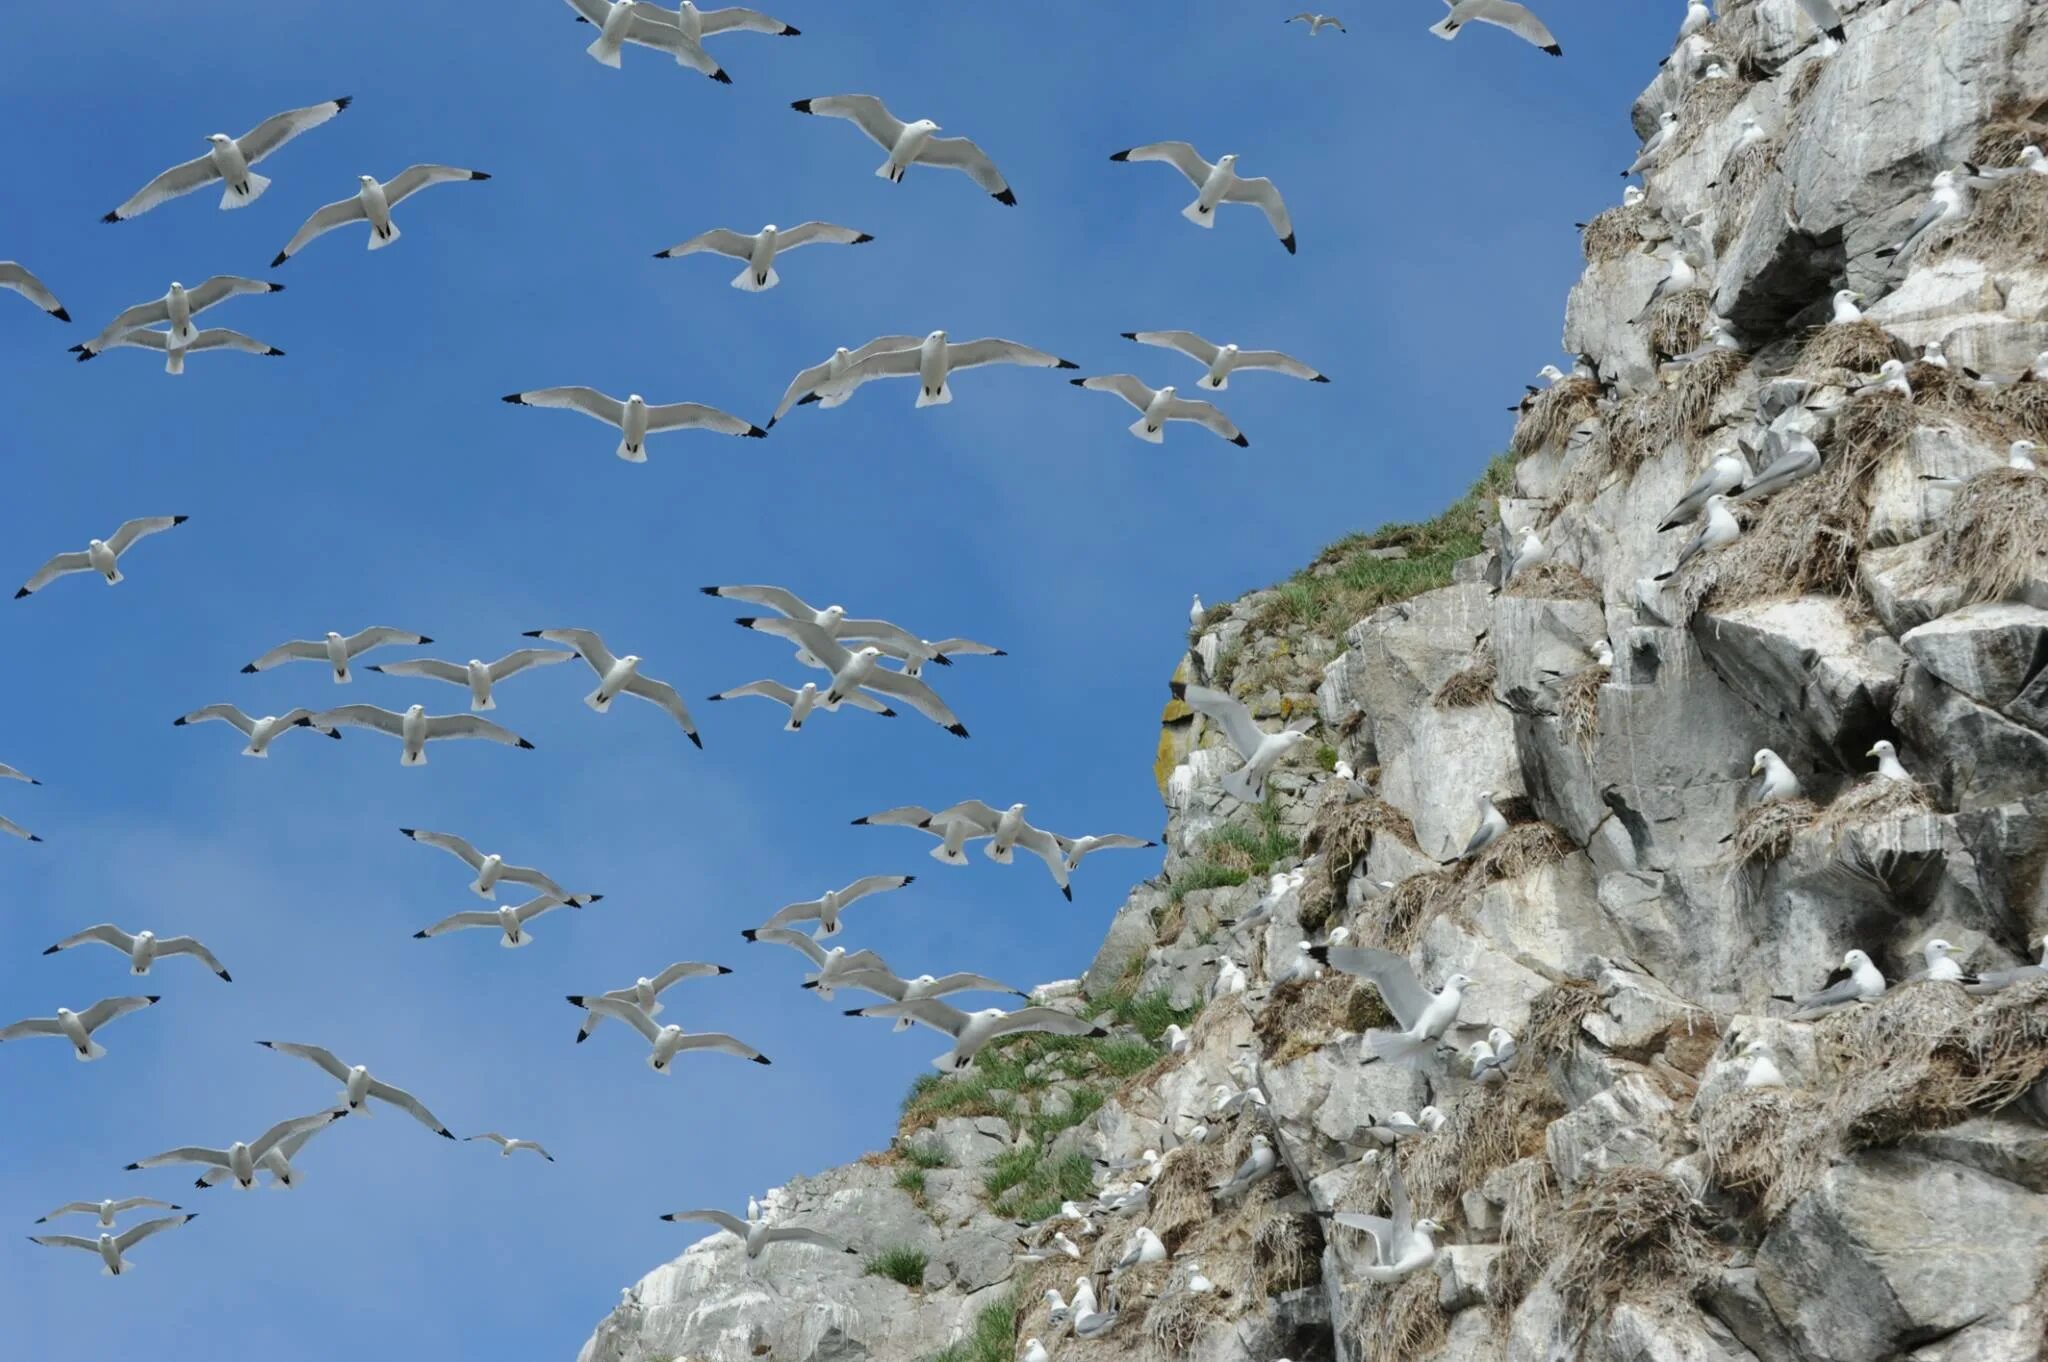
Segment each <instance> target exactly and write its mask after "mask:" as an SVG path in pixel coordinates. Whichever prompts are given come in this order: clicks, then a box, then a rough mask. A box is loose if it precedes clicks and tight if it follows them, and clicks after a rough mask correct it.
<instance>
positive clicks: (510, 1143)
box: [462, 1130, 555, 1163]
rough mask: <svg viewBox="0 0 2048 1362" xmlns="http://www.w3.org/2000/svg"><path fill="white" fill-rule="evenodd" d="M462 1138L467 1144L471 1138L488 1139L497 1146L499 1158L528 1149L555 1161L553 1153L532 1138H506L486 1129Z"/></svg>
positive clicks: (550, 1161) (550, 1160)
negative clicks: (480, 1132) (478, 1133)
mask: <svg viewBox="0 0 2048 1362" xmlns="http://www.w3.org/2000/svg"><path fill="white" fill-rule="evenodd" d="M462 1138H463V1143H464V1144H468V1143H470V1142H471V1141H473V1140H489V1141H490V1142H491V1143H492V1144H494V1145H496V1146H498V1157H499V1158H501V1159H509V1158H511V1157H512V1155H513V1154H515V1153H517V1152H518V1151H519V1150H522V1149H530V1150H532V1151H533V1152H534V1153H536V1154H538V1155H540V1156H541V1157H542V1158H544V1159H546V1160H547V1161H548V1162H549V1163H553V1162H554V1161H555V1156H554V1155H553V1154H550V1153H548V1151H547V1150H545V1149H542V1148H541V1147H540V1145H539V1143H538V1142H536V1141H533V1140H512V1139H507V1138H506V1137H505V1136H503V1135H500V1134H499V1133H498V1132H497V1131H495V1130H487V1131H485V1132H484V1133H483V1134H481V1135H465V1136H463V1137H462Z"/></svg>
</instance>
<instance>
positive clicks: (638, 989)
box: [576, 960, 732, 1044]
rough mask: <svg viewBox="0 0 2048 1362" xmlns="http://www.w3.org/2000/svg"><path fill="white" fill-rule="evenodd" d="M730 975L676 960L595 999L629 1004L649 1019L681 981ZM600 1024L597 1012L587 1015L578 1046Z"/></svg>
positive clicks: (725, 970) (721, 969)
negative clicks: (663, 967)
mask: <svg viewBox="0 0 2048 1362" xmlns="http://www.w3.org/2000/svg"><path fill="white" fill-rule="evenodd" d="M731 973H732V971H731V970H730V969H728V968H727V967H725V966H724V965H708V964H704V963H702V962H700V961H696V960H678V961H676V963H674V964H673V965H670V966H669V967H668V968H667V969H665V970H663V971H662V972H661V973H659V974H657V975H655V976H654V977H653V978H652V979H650V978H648V977H647V976H646V975H644V974H643V975H641V976H640V977H639V978H638V979H636V980H634V981H633V984H632V986H631V987H629V988H615V989H612V990H611V991H609V992H607V993H602V994H599V995H598V996H599V997H604V998H610V999H611V1000H612V1001H613V1002H617V1003H631V1004H632V1005H633V1006H635V1007H637V1008H639V1009H640V1010H641V1011H642V1012H645V1013H646V1014H647V1015H648V1016H650V1017H654V1016H659V1015H660V1013H661V995H662V994H664V993H666V992H667V991H668V990H669V989H671V988H673V987H675V986H676V985H677V984H679V983H681V982H682V981H683V980H685V979H710V978H715V977H716V976H718V975H721V974H731ZM602 1020H604V1018H603V1017H602V1016H600V1015H599V1014H598V1013H596V1012H589V1013H586V1014H585V1016H584V1018H583V1026H582V1029H580V1030H579V1031H577V1033H576V1040H577V1042H578V1043H579V1044H580V1043H581V1042H583V1041H584V1040H587V1039H588V1038H589V1036H590V1033H591V1032H592V1031H595V1030H596V1029H597V1024H598V1023H599V1022H600V1021H602Z"/></svg>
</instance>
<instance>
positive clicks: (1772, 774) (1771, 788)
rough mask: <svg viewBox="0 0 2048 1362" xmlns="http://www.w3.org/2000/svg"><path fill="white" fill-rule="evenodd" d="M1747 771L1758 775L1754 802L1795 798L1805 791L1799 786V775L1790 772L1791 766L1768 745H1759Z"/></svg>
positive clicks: (1763, 802)
mask: <svg viewBox="0 0 2048 1362" xmlns="http://www.w3.org/2000/svg"><path fill="white" fill-rule="evenodd" d="M1749 773H1750V774H1751V775H1753V776H1758V777H1760V779H1759V780H1758V781H1757V786H1756V794H1755V800H1754V802H1756V803H1758V804H1767V803H1769V802H1770V801H1772V800H1774V799H1797V798H1799V797H1800V796H1801V795H1802V794H1804V793H1805V791H1804V790H1803V789H1802V788H1801V787H1800V784H1799V777H1798V776H1795V775H1793V774H1792V768H1791V767H1789V766H1787V765H1786V764H1785V759H1784V758H1783V757H1780V756H1779V755H1778V754H1777V753H1776V752H1773V751H1772V750H1771V749H1770V748H1768V747H1759V748H1758V749H1757V751H1756V758H1755V759H1754V760H1753V761H1751V762H1750V764H1749Z"/></svg>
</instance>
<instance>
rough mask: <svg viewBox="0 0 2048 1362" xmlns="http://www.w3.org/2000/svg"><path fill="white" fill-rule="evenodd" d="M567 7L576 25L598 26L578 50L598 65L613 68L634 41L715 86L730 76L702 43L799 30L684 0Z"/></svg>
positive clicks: (601, 1)
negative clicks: (669, 5)
mask: <svg viewBox="0 0 2048 1362" xmlns="http://www.w3.org/2000/svg"><path fill="white" fill-rule="evenodd" d="M569 6H570V8H572V9H574V10H575V11H576V18H577V21H578V22H579V23H586V24H596V25H598V28H599V31H598V35H597V40H596V41H595V42H593V43H591V45H590V46H589V47H588V48H586V49H584V50H585V51H587V52H589V53H590V55H591V57H592V58H593V59H595V60H596V61H598V62H600V63H602V64H603V65H605V66H611V67H617V66H618V65H619V48H620V46H621V45H622V44H624V43H635V44H638V45H639V46H641V47H651V48H654V49H656V50H657V51H661V52H667V53H669V54H670V55H672V56H673V57H674V58H675V59H676V65H678V66H686V67H688V68H690V69H691V70H693V71H697V72H700V73H701V74H703V75H706V76H709V77H710V78H711V79H713V80H715V81H717V82H718V83H719V84H721V85H730V84H732V77H731V76H728V75H727V74H726V73H725V68H724V67H722V66H720V65H719V64H718V62H717V61H716V60H715V59H714V58H713V57H712V56H711V54H710V53H709V52H707V51H705V50H704V39H706V38H708V37H711V36H712V35H713V34H717V33H734V32H739V33H767V34H772V35H774V36H776V37H782V38H794V37H796V36H797V35H798V34H799V33H801V32H802V30H801V29H798V28H795V27H793V26H792V25H789V24H785V23H783V22H782V20H780V19H773V18H770V17H769V16H768V15H765V14H761V13H758V12H757V11H754V10H750V9H712V10H700V9H698V8H697V7H696V6H695V5H694V4H692V3H690V0H682V8H681V9H680V11H678V10H671V9H666V8H664V7H662V6H660V5H654V4H643V3H636V0H618V3H611V2H610V0H569Z"/></svg>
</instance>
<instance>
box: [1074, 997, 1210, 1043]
mask: <svg viewBox="0 0 2048 1362" xmlns="http://www.w3.org/2000/svg"><path fill="white" fill-rule="evenodd" d="M1094 1001H1095V1006H1096V1009H1097V1011H1096V1015H1097V1016H1100V1015H1101V1014H1102V1013H1104V1012H1107V1013H1108V1014H1109V1015H1111V1016H1112V1017H1115V1018H1116V1021H1117V1024H1118V1025H1119V1026H1128V1027H1130V1028H1131V1029H1132V1030H1134V1031H1136V1032H1137V1033H1138V1034H1139V1035H1141V1036H1143V1037H1144V1038H1145V1039H1146V1040H1149V1041H1155V1042H1156V1041H1157V1040H1158V1039H1159V1038H1160V1037H1161V1036H1163V1035H1165V1034H1166V1028H1167V1027H1169V1026H1186V1025H1187V1024H1188V1023H1189V1022H1191V1021H1193V1020H1194V1019H1195V1018H1196V1017H1197V1016H1198V1015H1200V1013H1201V1011H1202V1005H1201V1004H1200V1003H1196V1004H1194V1005H1193V1006H1192V1007H1175V1006H1174V1005H1173V998H1172V997H1171V995H1169V994H1168V993H1167V992H1166V991H1165V990H1164V989H1162V990H1160V991H1158V992H1156V993H1145V994H1136V993H1124V992H1116V993H1111V994H1109V995H1108V996H1107V997H1103V998H1097V999H1095V1000H1094Z"/></svg>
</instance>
